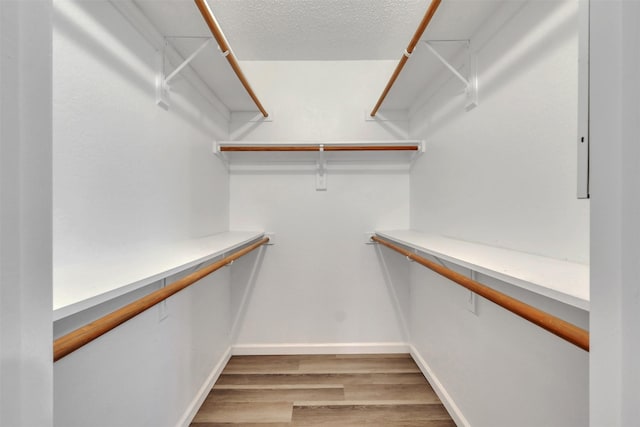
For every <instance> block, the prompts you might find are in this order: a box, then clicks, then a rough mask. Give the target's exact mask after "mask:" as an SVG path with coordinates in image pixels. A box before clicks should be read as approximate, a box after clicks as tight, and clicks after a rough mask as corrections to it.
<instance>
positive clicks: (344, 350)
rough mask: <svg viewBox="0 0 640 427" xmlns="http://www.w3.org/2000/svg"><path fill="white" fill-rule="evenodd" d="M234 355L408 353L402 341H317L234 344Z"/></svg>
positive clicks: (406, 345)
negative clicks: (304, 342) (305, 342)
mask: <svg viewBox="0 0 640 427" xmlns="http://www.w3.org/2000/svg"><path fill="white" fill-rule="evenodd" d="M231 352H232V354H233V355H234V356H249V355H251V356H253V355H277V354H283V355H284V354H359V353H362V354H367V353H368V354H382V353H409V345H408V344H407V343H404V342H372V343H318V344H315V343H314V344H311V343H308V344H236V345H234V346H233V348H232V350H231Z"/></svg>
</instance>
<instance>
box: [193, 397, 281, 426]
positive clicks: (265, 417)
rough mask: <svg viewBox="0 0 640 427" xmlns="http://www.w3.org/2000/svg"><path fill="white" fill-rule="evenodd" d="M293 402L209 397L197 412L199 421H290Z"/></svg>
mask: <svg viewBox="0 0 640 427" xmlns="http://www.w3.org/2000/svg"><path fill="white" fill-rule="evenodd" d="M292 411H293V404H292V403H291V402H267V403H264V402H216V401H214V400H212V399H207V400H206V401H205V402H204V404H203V406H202V407H201V408H200V410H199V411H198V413H197V414H196V416H195V418H194V420H193V423H194V424H193V425H196V424H197V423H203V422H208V423H236V424H237V423H288V422H291V415H292Z"/></svg>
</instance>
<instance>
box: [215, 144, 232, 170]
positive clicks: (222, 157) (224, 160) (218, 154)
mask: <svg viewBox="0 0 640 427" xmlns="http://www.w3.org/2000/svg"><path fill="white" fill-rule="evenodd" d="M213 154H214V155H215V156H216V157H217V158H219V159H220V160H222V163H223V164H224V167H225V168H227V170H229V158H228V157H227V155H226V154H224V152H222V151H221V150H220V144H219V143H218V142H217V141H213Z"/></svg>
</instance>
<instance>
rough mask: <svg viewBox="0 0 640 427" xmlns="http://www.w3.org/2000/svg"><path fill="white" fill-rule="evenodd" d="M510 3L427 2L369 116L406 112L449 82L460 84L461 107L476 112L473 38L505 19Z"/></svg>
mask: <svg viewBox="0 0 640 427" xmlns="http://www.w3.org/2000/svg"><path fill="white" fill-rule="evenodd" d="M509 3H510V2H507V1H504V0H487V1H462V0H432V2H431V4H430V5H429V7H428V9H427V11H426V13H425V15H424V17H423V19H422V20H421V22H420V24H419V25H418V28H417V29H416V31H415V33H414V35H413V37H412V39H411V41H410V42H409V44H408V45H407V48H406V49H405V50H404V51H403V52H402V53H401V57H400V61H399V63H398V65H397V66H396V68H395V70H394V72H393V74H392V75H391V77H390V79H389V81H388V83H387V85H386V86H385V88H384V89H383V91H382V93H381V95H380V97H379V98H378V101H377V103H376V104H375V106H374V107H373V109H372V110H371V112H370V115H371V117H375V116H376V115H377V114H378V112H384V111H395V110H409V111H410V112H411V111H412V110H414V109H415V108H416V107H419V106H420V105H422V104H424V103H425V101H426V99H425V98H428V97H429V96H431V95H432V94H433V93H434V92H435V91H436V90H437V88H438V87H439V86H440V85H442V84H443V83H445V82H446V81H447V80H448V79H449V78H451V77H453V78H455V79H457V80H459V84H460V92H464V93H465V98H466V100H465V108H466V109H467V110H470V109H472V108H473V107H475V106H476V105H477V104H478V99H477V91H478V81H477V72H476V69H475V55H474V46H473V43H472V37H473V36H474V35H475V34H477V33H478V32H479V31H480V30H481V28H482V25H483V24H484V23H485V22H486V21H487V20H488V19H490V18H491V19H495V17H496V16H497V17H498V18H499V19H501V17H503V16H504V17H507V16H509V14H510V13H511V12H512V10H511V9H512V8H513V7H514V5H511V4H509ZM416 88H420V89H419V90H416ZM460 92H458V93H460Z"/></svg>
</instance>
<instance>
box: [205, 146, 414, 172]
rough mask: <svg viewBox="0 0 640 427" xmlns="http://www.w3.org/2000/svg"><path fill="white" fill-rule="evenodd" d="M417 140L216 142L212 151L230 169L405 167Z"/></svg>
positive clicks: (411, 157) (408, 163)
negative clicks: (358, 165)
mask: <svg viewBox="0 0 640 427" xmlns="http://www.w3.org/2000/svg"><path fill="white" fill-rule="evenodd" d="M422 147H423V144H422V142H421V141H417V140H400V141H351V142H350V141H340V142H338V141H322V142H308V141H306V142H291V141H288V142H280V143H273V142H255V141H243V142H237V141H219V142H217V143H216V144H215V147H214V152H215V154H216V155H218V156H219V157H221V158H222V159H223V160H224V161H225V162H226V163H227V164H228V165H229V167H230V168H231V169H232V170H233V169H236V170H237V169H244V168H250V169H255V168H260V169H265V168H266V169H273V168H274V167H275V168H283V167H284V168H287V169H291V167H292V166H293V167H294V168H296V169H298V168H300V167H302V168H304V166H305V165H306V166H310V167H311V168H312V169H316V168H318V167H319V168H321V169H325V168H326V169H328V170H331V169H336V168H340V166H341V165H348V167H349V168H353V167H354V165H355V164H362V163H364V164H366V165H367V168H370V167H372V166H375V165H378V166H380V165H384V166H385V167H390V166H393V167H402V168H407V166H409V165H410V163H411V161H412V160H413V159H414V158H415V157H416V156H417V155H419V154H420V153H422Z"/></svg>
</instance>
